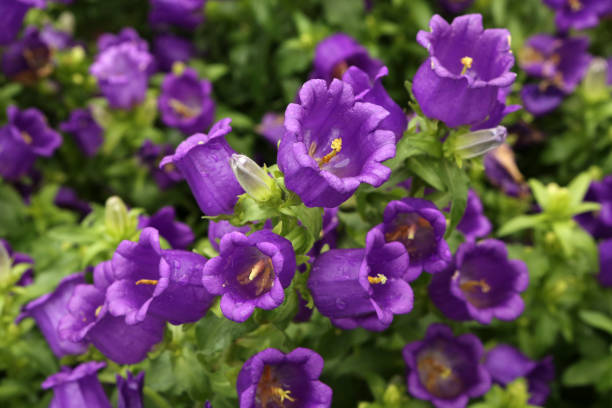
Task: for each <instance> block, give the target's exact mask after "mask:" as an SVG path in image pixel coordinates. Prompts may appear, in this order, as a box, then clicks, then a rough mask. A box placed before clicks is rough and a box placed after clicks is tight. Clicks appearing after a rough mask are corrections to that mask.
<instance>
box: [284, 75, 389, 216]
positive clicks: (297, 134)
mask: <svg viewBox="0 0 612 408" xmlns="http://www.w3.org/2000/svg"><path fill="white" fill-rule="evenodd" d="M299 98H300V103H299V104H295V103H291V104H289V106H288V107H287V110H286V112H285V135H284V136H283V139H282V140H281V143H280V146H279V152H278V166H279V168H280V170H281V171H282V172H283V173H284V174H285V185H286V186H287V188H288V189H289V190H291V191H293V192H295V193H296V194H297V195H298V196H299V197H300V198H301V199H302V201H303V202H304V204H305V205H306V206H308V207H329V208H332V207H337V206H339V205H340V204H342V203H343V202H344V201H346V200H348V199H349V198H350V197H351V196H352V195H353V193H354V192H355V190H357V188H358V187H359V184H361V183H368V184H371V185H373V186H375V187H378V186H380V185H381V184H383V183H384V182H385V181H386V180H387V179H388V178H389V175H390V173H391V170H390V169H389V168H388V167H386V166H384V165H382V164H381V162H383V161H385V160H387V159H390V158H392V157H394V156H395V135H394V134H393V132H391V131H389V130H383V129H381V127H380V126H381V122H382V121H383V120H384V119H385V118H386V117H387V116H388V115H389V113H388V112H387V111H386V110H385V109H384V108H382V107H380V106H378V105H374V104H372V103H367V102H357V101H356V100H355V96H354V93H353V88H352V87H351V86H350V85H349V84H348V83H346V82H343V81H340V80H337V79H334V80H333V81H332V82H331V84H330V85H329V86H328V85H327V84H326V83H325V81H323V80H320V79H312V80H310V81H308V82H306V83H305V84H304V85H303V86H302V88H301V89H300V92H299Z"/></svg>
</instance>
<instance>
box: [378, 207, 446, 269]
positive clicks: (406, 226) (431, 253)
mask: <svg viewBox="0 0 612 408" xmlns="http://www.w3.org/2000/svg"><path fill="white" fill-rule="evenodd" d="M376 228H379V229H382V232H383V233H384V235H385V240H386V241H387V242H393V241H397V242H400V243H401V244H403V245H404V247H405V248H406V250H407V251H408V254H409V255H410V266H409V267H408V270H406V271H405V279H406V280H408V281H411V280H413V279H415V278H416V277H417V276H419V274H420V273H421V271H422V270H423V269H424V270H425V271H427V272H429V273H436V272H439V271H441V270H442V269H444V268H445V267H446V266H447V265H448V264H449V262H450V261H451V260H452V254H451V252H450V249H449V247H448V244H447V243H446V241H445V240H444V233H445V232H446V218H445V217H444V214H442V213H441V212H440V211H439V210H438V209H437V208H436V206H435V205H433V204H432V203H431V202H429V201H427V200H424V199H421V198H404V199H403V200H401V201H391V202H390V203H389V204H387V207H386V208H385V212H384V216H383V223H382V224H379V225H378V226H376Z"/></svg>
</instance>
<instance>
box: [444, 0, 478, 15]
mask: <svg viewBox="0 0 612 408" xmlns="http://www.w3.org/2000/svg"><path fill="white" fill-rule="evenodd" d="M472 3H474V0H440V5H441V6H442V7H443V8H444V9H445V10H446V11H448V12H449V13H453V14H461V13H463V12H464V11H465V10H466V9H467V8H469V7H470V6H471V5H472Z"/></svg>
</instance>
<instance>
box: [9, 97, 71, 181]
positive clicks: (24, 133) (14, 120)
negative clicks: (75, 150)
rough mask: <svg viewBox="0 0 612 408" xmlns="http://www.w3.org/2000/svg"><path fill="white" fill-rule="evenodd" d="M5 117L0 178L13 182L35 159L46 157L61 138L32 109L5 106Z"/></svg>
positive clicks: (25, 171)
mask: <svg viewBox="0 0 612 408" xmlns="http://www.w3.org/2000/svg"><path fill="white" fill-rule="evenodd" d="M6 115H7V116H8V123H7V124H6V125H5V126H3V127H2V128H0V176H2V177H4V178H5V179H7V180H17V179H18V178H19V177H21V176H22V175H24V174H25V173H27V172H29V171H30V170H31V168H32V165H33V164H34V161H35V160H36V157H37V156H43V157H50V156H51V155H52V154H53V152H54V151H55V149H57V148H58V147H59V146H60V145H61V144H62V138H61V136H60V135H59V134H58V133H57V132H56V131H54V130H52V129H51V128H49V126H48V125H47V119H46V118H45V116H44V115H43V114H42V112H40V111H39V110H38V109H36V108H28V109H25V110H19V109H18V108H17V107H15V106H9V107H8V108H7V109H6Z"/></svg>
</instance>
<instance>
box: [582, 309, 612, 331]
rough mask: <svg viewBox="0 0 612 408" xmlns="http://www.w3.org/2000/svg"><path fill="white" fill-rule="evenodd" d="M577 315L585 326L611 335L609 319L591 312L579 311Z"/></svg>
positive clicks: (611, 323)
mask: <svg viewBox="0 0 612 408" xmlns="http://www.w3.org/2000/svg"><path fill="white" fill-rule="evenodd" d="M579 315H580V318H581V319H582V321H584V322H585V323H586V324H588V325H590V326H593V327H595V328H597V329H601V330H605V331H607V332H608V333H610V334H612V319H611V318H610V317H608V316H606V315H604V314H602V313H600V312H596V311H592V310H581V311H580V312H579Z"/></svg>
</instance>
